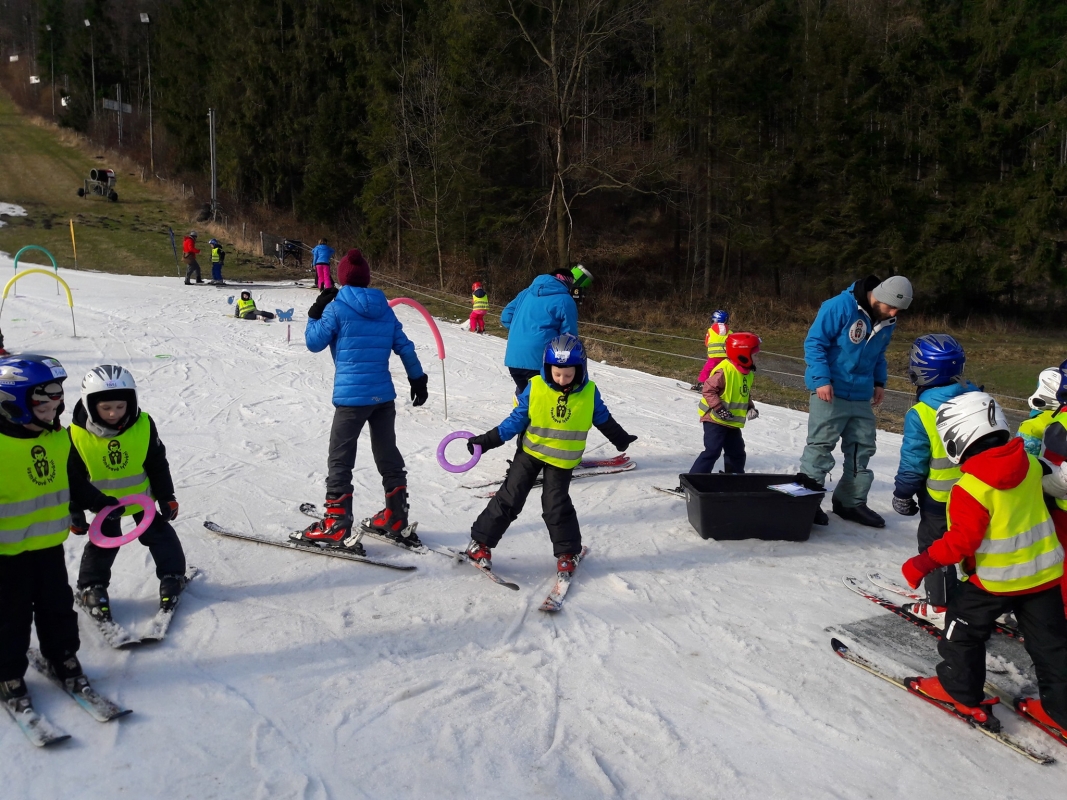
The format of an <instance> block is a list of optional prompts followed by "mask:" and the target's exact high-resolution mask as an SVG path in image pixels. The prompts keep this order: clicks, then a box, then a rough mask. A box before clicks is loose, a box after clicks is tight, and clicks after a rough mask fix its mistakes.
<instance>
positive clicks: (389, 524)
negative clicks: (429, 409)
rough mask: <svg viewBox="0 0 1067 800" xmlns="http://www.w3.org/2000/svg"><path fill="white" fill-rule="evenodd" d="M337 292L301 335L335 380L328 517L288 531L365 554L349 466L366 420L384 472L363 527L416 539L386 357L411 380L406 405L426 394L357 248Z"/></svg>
mask: <svg viewBox="0 0 1067 800" xmlns="http://www.w3.org/2000/svg"><path fill="white" fill-rule="evenodd" d="M337 279H338V282H339V283H340V284H341V288H340V289H324V290H323V291H322V293H321V294H320V295H319V296H318V298H317V299H316V300H315V304H314V305H313V306H312V307H311V308H310V309H308V324H307V329H306V330H305V332H304V339H305V341H306V342H307V346H308V350H310V351H311V352H313V353H318V352H321V351H322V350H325V349H326V348H327V347H329V348H330V355H331V356H332V357H333V360H334V366H335V372H334V380H333V404H334V407H335V408H334V415H333V427H332V428H331V430H330V456H329V473H328V476H327V478H326V514H325V517H324V518H323V519H322V520H321V521H318V522H315V523H313V524H311V525H309V526H308V527H307V528H306V529H305V530H303V531H298V532H296V533H293V534H291V536H292V538H293V539H295V540H297V541H305V542H315V543H316V544H318V545H320V546H322V547H336V548H343V549H345V550H347V551H349V552H352V553H356V554H358V555H364V554H365V551H364V549H363V545H362V544H361V543H360V541H359V538H360V536H361V530H360V529H358V528H357V530H356V531H355V532H353V530H352V523H353V516H352V492H353V489H354V487H353V484H352V469H353V468H354V467H355V463H356V443H357V441H358V439H359V434H360V432H361V431H362V430H363V426H364V425H369V426H370V444H371V452H372V453H373V454H374V464H375V466H376V467H377V468H378V472H379V474H381V476H382V486H383V488H384V489H385V508H384V509H382V510H381V511H379V512H378V513H377V514H375V515H374V516H373V517H371V518H370V519H367V520H364V522H363V526H364V527H366V528H367V529H369V530H370V531H371V532H373V533H375V534H378V535H381V536H385V537H387V538H389V539H392V540H393V541H396V542H398V543H400V544H402V545H405V546H408V547H417V546H419V544H421V543H420V542H419V539H418V536H417V535H416V534H415V530H414V526H413V525H409V524H408V493H407V472H406V470H405V466H404V458H403V456H401V455H400V450H398V449H397V446H396V405H395V404H394V400H395V399H396V390H395V389H394V388H393V379H392V376H391V375H390V374H389V356H390V354H392V353H396V354H397V355H398V356H400V360H401V361H402V362H403V363H404V369H405V370H406V372H407V374H408V383H410V384H411V400H412V405H414V406H421V405H422V404H423V403H425V402H426V399H427V397H429V393H428V391H427V388H426V384H427V381H428V378H427V376H426V373H425V372H423V369H422V365H421V364H420V363H419V358H418V356H417V355H415V345H414V344H412V343H411V340H410V339H408V337H407V336H406V335H405V334H404V327H403V326H402V325H401V324H400V320H398V319H397V318H396V314H394V313H393V309H392V308H390V307H389V301H388V300H386V298H385V294H384V293H383V292H382V291H381V290H380V289H370V288H368V286H369V284H370V265H368V264H367V260H366V259H365V258H364V257H363V254H362V253H361V252H360V251H359V250H349V251H348V253H346V254H345V257H344V258H342V259H341V261H340V263H339V264H338V265H337Z"/></svg>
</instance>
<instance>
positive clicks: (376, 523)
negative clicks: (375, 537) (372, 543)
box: [363, 486, 422, 547]
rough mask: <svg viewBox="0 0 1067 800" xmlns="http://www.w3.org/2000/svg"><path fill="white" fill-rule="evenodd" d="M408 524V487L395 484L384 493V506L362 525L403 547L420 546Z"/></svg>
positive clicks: (413, 526) (412, 527)
mask: <svg viewBox="0 0 1067 800" xmlns="http://www.w3.org/2000/svg"><path fill="white" fill-rule="evenodd" d="M417 524H418V523H415V524H413V525H409V524H408V487H406V486H397V487H396V488H395V489H393V490H391V491H389V492H387V493H386V495H385V508H383V509H382V510H381V511H379V512H378V513H377V514H375V515H374V516H373V517H371V518H370V519H369V520H365V521H364V523H363V525H364V526H365V527H366V528H368V529H370V530H371V531H373V532H374V533H377V534H379V535H381V536H384V537H386V538H387V539H392V540H393V541H394V542H397V543H398V544H400V545H403V546H404V547H421V546H422V542H421V541H420V540H419V537H418V534H416V533H415V527H416V525H417Z"/></svg>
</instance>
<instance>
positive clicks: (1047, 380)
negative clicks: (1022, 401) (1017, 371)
mask: <svg viewBox="0 0 1067 800" xmlns="http://www.w3.org/2000/svg"><path fill="white" fill-rule="evenodd" d="M1059 390H1060V371H1059V370H1058V369H1056V367H1049V368H1048V369H1043V370H1041V374H1040V375H1038V376H1037V389H1036V390H1035V391H1034V393H1033V394H1032V395H1030V398H1029V399H1028V400H1027V402H1028V403H1029V404H1030V408H1032V409H1034V410H1035V411H1044V410H1046V409H1049V408H1051V409H1056V408H1059V405H1060V404H1059V402H1058V401H1057V400H1056V392H1058V391H1059Z"/></svg>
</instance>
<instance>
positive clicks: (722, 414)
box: [711, 406, 734, 422]
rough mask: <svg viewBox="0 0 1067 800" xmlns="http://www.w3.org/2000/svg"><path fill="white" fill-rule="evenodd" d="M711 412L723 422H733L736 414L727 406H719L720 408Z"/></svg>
mask: <svg viewBox="0 0 1067 800" xmlns="http://www.w3.org/2000/svg"><path fill="white" fill-rule="evenodd" d="M711 413H712V414H714V415H715V416H716V417H718V418H719V419H721V420H722V421H723V422H732V421H733V418H734V415H733V414H731V413H730V409H728V408H727V407H726V406H719V407H718V408H715V409H712V412H711Z"/></svg>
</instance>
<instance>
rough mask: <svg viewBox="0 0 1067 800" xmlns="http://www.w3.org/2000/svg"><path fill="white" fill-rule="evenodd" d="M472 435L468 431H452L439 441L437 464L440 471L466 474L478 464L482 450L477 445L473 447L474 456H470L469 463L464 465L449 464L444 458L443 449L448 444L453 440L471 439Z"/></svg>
mask: <svg viewBox="0 0 1067 800" xmlns="http://www.w3.org/2000/svg"><path fill="white" fill-rule="evenodd" d="M473 438H474V434H473V433H471V432H470V431H454V432H453V433H450V434H448V436H446V437H445V438H444V439H442V440H441V444H439V445H437V463H438V464H440V465H441V468H442V469H445V470H447V471H448V472H455V473H458V472H466V471H467V470H469V469H470V468H471V467H473V466H474V465H475V464H477V463H478V459H479V458H481V457H482V448H481V447H480V446H478V445H474V455H473V456H471V458H470V461H468V462H467V463H466V464H450V463H448V459H447V458H445V448H446V447H448V443H449V442H451V441H452V440H453V439H473Z"/></svg>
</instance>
